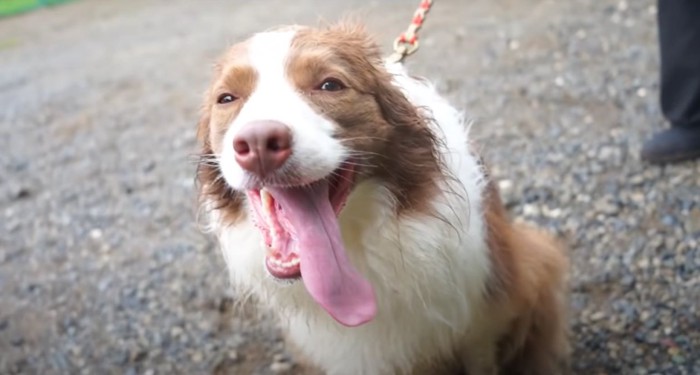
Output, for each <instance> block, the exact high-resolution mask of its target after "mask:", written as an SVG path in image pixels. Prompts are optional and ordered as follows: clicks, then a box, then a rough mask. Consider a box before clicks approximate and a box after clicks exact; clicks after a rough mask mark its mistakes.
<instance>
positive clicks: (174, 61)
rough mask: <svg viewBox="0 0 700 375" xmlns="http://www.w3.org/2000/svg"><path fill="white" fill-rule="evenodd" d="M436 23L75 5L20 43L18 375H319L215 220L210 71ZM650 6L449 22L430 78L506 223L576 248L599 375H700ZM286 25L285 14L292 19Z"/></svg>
mask: <svg viewBox="0 0 700 375" xmlns="http://www.w3.org/2000/svg"><path fill="white" fill-rule="evenodd" d="M414 3H416V2H415V1H408V0H406V1H378V0H374V1H360V0H347V1H344V2H331V1H321V0H316V1H294V2H291V1H283V0H268V1H258V2H252V1H251V2H245V3H244V2H235V4H234V2H221V1H217V0H204V1H198V2H193V1H185V0H173V1H167V2H165V1H155V0H147V1H137V0H128V1H119V2H117V1H106V0H92V1H76V2H73V3H70V4H68V5H65V6H61V7H57V8H50V9H45V10H41V11H38V12H34V13H31V14H27V15H23V16H20V17H15V18H10V19H4V20H0V103H2V104H0V150H1V151H0V373H3V374H13V373H23V374H76V373H81V372H82V373H99V374H102V373H126V374H157V373H158V374H160V373H186V374H199V373H214V374H272V373H303V370H302V369H299V368H297V367H296V366H295V365H294V358H292V357H291V356H290V355H289V354H288V353H287V352H286V351H285V348H284V345H283V344H282V342H281V341H280V338H279V334H278V332H277V331H276V330H275V329H274V326H273V325H272V324H271V323H270V320H269V319H268V318H266V317H264V316H263V317H261V316H259V314H256V313H255V311H254V309H253V308H251V307H249V306H244V307H243V308H242V309H240V310H235V309H233V305H234V304H235V303H236V297H235V296H234V295H232V294H231V293H230V291H229V289H228V281H227V275H226V272H225V268H224V264H223V259H222V257H221V256H220V254H219V253H218V250H217V249H216V246H215V245H214V244H213V242H212V241H211V240H210V239H209V238H207V237H205V236H203V235H201V234H200V233H199V231H198V229H197V227H196V225H195V224H194V223H195V217H194V214H193V213H194V192H193V174H194V168H195V164H194V157H193V155H194V154H195V152H196V145H195V141H194V124H195V123H196V119H197V108H198V105H199V97H200V94H201V92H203V90H204V88H205V86H206V84H207V82H208V77H209V67H210V65H211V61H212V60H213V58H214V57H215V56H217V54H219V53H220V52H221V50H222V49H223V48H224V47H225V46H226V45H228V44H229V43H231V42H233V41H236V40H239V39H241V38H243V37H244V36H246V35H248V34H249V33H251V32H254V31H258V30H261V29H264V28H267V27H269V26H273V25H278V24H282V23H292V22H298V23H310V22H315V21H316V20H318V19H319V16H322V17H323V18H325V19H329V20H333V19H336V18H337V17H338V16H340V15H343V14H346V13H347V12H348V11H354V12H357V11H360V12H361V14H362V15H363V17H362V18H363V19H364V20H365V21H366V22H367V24H368V25H369V27H370V29H371V30H373V31H375V32H376V33H377V35H378V37H379V39H380V41H381V42H382V43H383V44H384V45H385V46H388V45H389V44H390V42H391V40H392V39H393V37H394V36H395V35H396V34H397V32H398V31H400V30H402V29H403V28H404V27H405V23H406V22H407V20H408V19H409V18H410V15H411V13H412V11H413V7H414V5H415V4H414ZM654 4H655V3H654V1H652V0H635V1H627V2H625V1H619V0H618V1H612V0H570V1H566V2H564V1H554V0H498V1H494V0H473V1H469V2H463V1H460V0H439V1H436V7H435V9H434V11H433V12H432V13H431V14H430V16H429V18H428V21H427V25H426V27H425V28H424V31H423V35H424V39H423V44H422V49H421V50H420V52H419V53H418V54H417V55H415V56H414V57H412V58H411V59H410V61H409V65H410V66H411V68H412V69H413V71H414V72H416V73H418V74H421V75H425V76H428V77H430V78H432V79H434V80H435V81H437V82H438V84H439V86H440V87H441V89H442V90H443V91H444V92H445V93H446V94H447V95H448V96H449V97H450V98H451V99H452V100H453V102H454V103H455V104H457V105H459V106H461V107H464V108H467V109H468V111H469V113H470V114H471V115H473V116H474V117H475V118H476V121H477V122H476V125H475V126H474V127H473V135H474V137H476V138H477V139H478V140H479V141H480V144H481V145H482V148H483V152H484V154H485V155H486V157H487V159H488V160H489V161H490V163H491V164H493V165H495V166H496V168H495V171H494V173H495V175H496V176H497V177H498V178H499V179H500V187H501V189H502V191H503V193H504V195H505V198H506V202H507V203H508V206H509V208H510V209H511V211H512V212H513V214H514V215H516V216H517V217H518V218H519V219H521V220H528V221H533V222H537V223H539V224H541V225H543V226H546V227H547V228H550V229H551V230H553V231H555V232H557V233H559V234H560V235H561V236H562V237H563V238H564V239H566V241H567V243H568V244H569V245H570V248H571V256H572V260H573V270H572V280H571V287H572V301H571V304H572V307H573V312H574V313H573V316H572V319H571V320H572V327H573V336H574V337H573V342H574V350H575V352H574V368H575V370H576V373H579V374H700V358H699V357H700V318H699V311H698V306H699V305H700V302H698V301H700V285H699V284H700V246H699V245H698V243H699V242H700V164H698V163H697V162H691V163H685V164H681V165H676V166H668V167H652V166H647V165H643V164H642V163H641V162H640V161H639V157H638V151H639V148H640V145H641V143H642V141H643V140H644V139H645V138H646V137H648V136H649V135H650V134H651V133H652V132H654V131H657V130H659V129H662V128H663V127H664V126H665V124H664V123H663V119H662V117H661V115H660V113H659V109H658V106H657V95H658V78H657V68H658V57H657V46H656V28H655V13H656V8H655V6H654ZM271 10H273V11H272V12H271Z"/></svg>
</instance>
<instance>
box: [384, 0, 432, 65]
mask: <svg viewBox="0 0 700 375" xmlns="http://www.w3.org/2000/svg"><path fill="white" fill-rule="evenodd" d="M432 5H433V0H421V2H420V5H419V6H418V9H416V12H415V13H413V19H412V20H411V24H410V25H408V29H406V31H404V32H403V33H401V34H400V35H399V37H398V38H396V40H394V52H393V53H392V54H391V55H389V57H388V58H387V59H388V60H389V61H390V62H394V63H399V62H402V61H403V60H404V59H405V58H406V56H408V55H411V54H412V53H414V52H416V50H417V49H418V30H420V28H421V27H422V26H423V22H424V21H425V15H426V14H428V12H429V11H430V7H431V6H432Z"/></svg>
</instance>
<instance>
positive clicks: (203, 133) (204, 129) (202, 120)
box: [197, 90, 211, 150]
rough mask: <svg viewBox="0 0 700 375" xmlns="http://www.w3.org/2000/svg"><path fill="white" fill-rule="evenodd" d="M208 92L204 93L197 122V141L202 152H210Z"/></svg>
mask: <svg viewBox="0 0 700 375" xmlns="http://www.w3.org/2000/svg"><path fill="white" fill-rule="evenodd" d="M209 96H210V93H209V90H207V92H206V93H204V96H203V100H202V106H201V107H200V109H199V121H198V122H197V141H199V144H200V145H201V146H202V148H203V149H204V150H207V149H208V150H211V145H210V144H209V143H210V140H209V133H210V124H209V123H210V121H211V105H210V104H209Z"/></svg>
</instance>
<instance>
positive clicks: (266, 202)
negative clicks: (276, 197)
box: [260, 188, 272, 211]
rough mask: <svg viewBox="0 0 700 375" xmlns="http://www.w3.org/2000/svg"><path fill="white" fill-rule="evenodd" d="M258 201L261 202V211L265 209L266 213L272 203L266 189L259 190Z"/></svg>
mask: <svg viewBox="0 0 700 375" xmlns="http://www.w3.org/2000/svg"><path fill="white" fill-rule="evenodd" d="M260 200H261V201H262V206H263V209H265V210H266V211H267V210H268V208H269V207H270V206H271V203H272V196H271V195H270V193H269V192H268V191H267V189H265V188H262V189H260Z"/></svg>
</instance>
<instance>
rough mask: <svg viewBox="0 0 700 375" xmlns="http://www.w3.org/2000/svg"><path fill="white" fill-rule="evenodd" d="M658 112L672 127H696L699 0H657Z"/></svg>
mask: <svg viewBox="0 0 700 375" xmlns="http://www.w3.org/2000/svg"><path fill="white" fill-rule="evenodd" d="M658 11H659V13H658V17H659V20H658V21H659V42H660V45H661V110H662V111H663V114H664V116H665V117H666V119H667V120H668V121H669V122H670V123H671V125H672V126H680V127H696V128H700V0H659V1H658Z"/></svg>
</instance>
